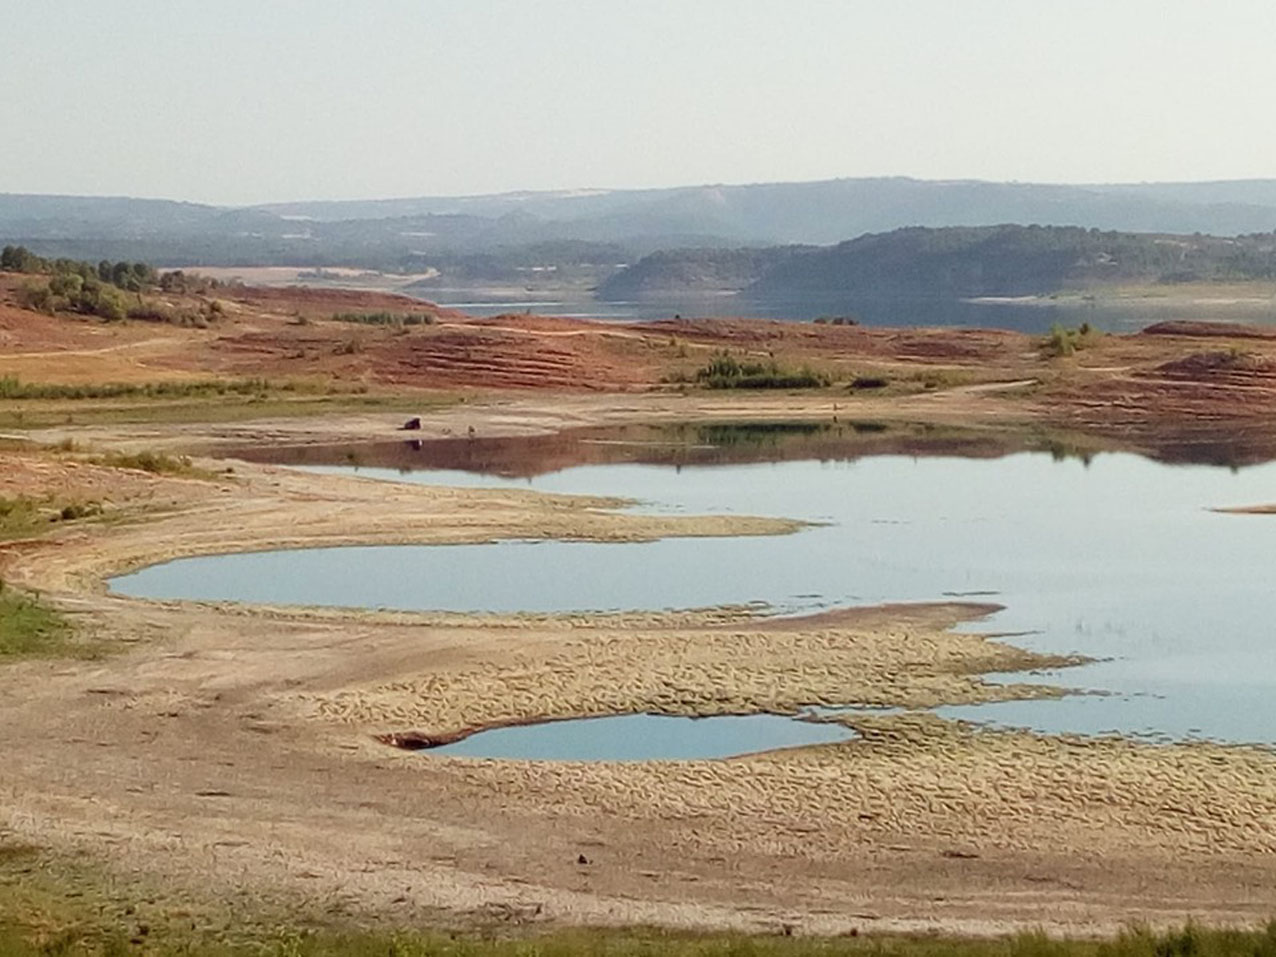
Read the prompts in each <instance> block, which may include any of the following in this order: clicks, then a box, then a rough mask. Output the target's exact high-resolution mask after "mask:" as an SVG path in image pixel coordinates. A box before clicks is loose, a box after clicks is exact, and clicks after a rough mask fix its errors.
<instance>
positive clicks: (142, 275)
mask: <svg viewBox="0 0 1276 957" xmlns="http://www.w3.org/2000/svg"><path fill="white" fill-rule="evenodd" d="M0 270H5V271H8V272H16V273H23V274H25V275H36V276H46V275H47V276H48V277H49V279H48V281H47V282H45V283H42V284H41V283H29V284H27V285H25V286H23V287H22V288H21V289H20V290H19V293H18V296H19V301H20V302H21V303H22V304H23V305H24V306H26V307H27V308H29V309H35V310H38V311H40V312H47V313H49V314H50V315H53V314H55V313H58V312H76V313H80V314H81V315H86V316H99V317H101V318H103V319H112V320H116V319H124V318H127V317H129V316H133V317H134V318H139V319H160V320H163V321H173V320H174V319H175V318H181V317H180V316H179V314H178V313H176V312H174V311H173V310H172V309H170V308H169V307H167V306H165V305H163V304H162V303H156V302H146V301H145V300H143V299H142V296H141V293H142V292H143V291H145V290H148V289H160V290H162V291H163V292H173V293H188V292H207V291H208V290H209V289H211V288H213V287H216V286H217V285H218V283H217V281H216V280H213V279H209V278H207V277H204V276H198V275H193V274H187V273H184V272H182V271H181V270H180V269H178V270H174V271H172V272H166V273H163V274H161V273H159V272H157V271H156V270H155V268H154V267H152V266H151V265H149V264H148V263H144V262H126V261H124V260H120V261H116V262H112V261H111V260H109V259H103V260H101V261H100V262H98V263H97V264H96V265H95V264H93V263H91V262H89V261H87V260H80V259H65V258H58V259H46V258H45V257H43V256H37V255H36V254H35V253H33V252H31V251H30V250H29V249H27V248H26V247H25V246H5V247H4V249H3V250H0ZM126 293H135V294H136V297H135V298H133V299H130V297H128V296H126V295H125V294H126ZM220 311H221V306H220V304H218V303H210V304H207V306H206V308H204V309H202V310H201V313H202V314H203V315H202V318H205V319H206V318H207V317H208V316H209V315H215V314H217V313H219V312H220ZM191 318H192V319H194V318H195V317H191Z"/></svg>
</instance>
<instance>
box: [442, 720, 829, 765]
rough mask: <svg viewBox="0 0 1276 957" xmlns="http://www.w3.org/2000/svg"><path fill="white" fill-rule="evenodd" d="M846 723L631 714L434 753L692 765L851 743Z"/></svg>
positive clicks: (499, 733) (537, 728)
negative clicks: (666, 762)
mask: <svg viewBox="0 0 1276 957" xmlns="http://www.w3.org/2000/svg"><path fill="white" fill-rule="evenodd" d="M854 737H855V732H854V731H852V730H851V729H850V728H847V727H845V726H843V725H840V724H830V723H827V722H815V721H803V720H801V719H799V718H790V717H785V716H783V715H775V714H751V715H724V716H720V717H710V718H681V717H672V716H667V715H651V714H626V715H615V716H611V717H605V718H576V719H572V720H567V721H545V722H542V723H539V724H527V725H518V726H515V727H508V728H493V729H491V730H490V731H480V732H478V733H477V734H472V735H470V736H469V737H468V738H463V739H462V740H460V741H456V742H454V743H452V744H445V745H442V746H441V747H437V748H430V749H429V750H428V751H426V752H424V753H426V754H447V755H452V756H455V757H470V758H504V759H507V760H536V761H690V760H703V759H706V758H730V757H737V756H739V755H744V754H756V753H758V752H761V751H775V750H778V749H780V748H796V747H804V746H806V745H812V744H832V743H835V742H839V741H849V740H851V739H852V738H854Z"/></svg>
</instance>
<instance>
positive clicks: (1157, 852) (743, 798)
mask: <svg viewBox="0 0 1276 957" xmlns="http://www.w3.org/2000/svg"><path fill="white" fill-rule="evenodd" d="M664 401H671V400H669V399H665V400H664ZM582 403H583V400H582ZM586 407H587V406H586V405H584V404H582V405H581V408H586ZM650 411H651V406H650V404H642V412H643V414H644V415H645V414H647V413H649V412H650ZM790 412H791V409H790V408H789V407H788V406H787V405H786V406H785V409H784V413H785V414H789V413H790ZM488 414H490V415H491V416H493V418H492V419H491V420H490V421H491V422H492V423H495V421H496V417H498V416H500V415H512V416H515V417H520V416H521V417H522V419H521V421H524V420H528V419H529V418H530V417H531V412H530V411H529V408H520V407H517V406H515V407H513V408H512V409H511V407H510V406H505V407H501V408H497V407H493V409H492V410H489V413H488ZM617 414H626V413H617ZM557 415H558V421H561V420H562V419H563V418H568V417H570V416H571V415H572V411H571V407H570V403H568V404H567V407H565V408H564V409H562V410H560V411H559V412H558V413H557ZM439 416H440V418H438V419H437V420H435V419H433V418H432V419H430V421H429V422H428V423H427V425H428V427H430V428H438V429H440V430H441V429H442V428H445V427H446V428H451V429H454V430H455V429H464V428H465V426H466V424H467V423H468V422H470V421H474V420H473V419H472V418H469V416H470V411H469V410H462V411H456V410H454V411H452V412H450V413H439ZM448 416H450V418H448ZM375 421H376V422H377V428H379V429H381V430H388V429H389V428H390V426H389V423H388V421H387V420H386V419H385V417H382V418H381V419H377V420H375ZM544 424H545V423H539V422H537V423H530V422H529V423H527V427H541V426H542V425H544ZM310 428H312V429H313V428H314V427H313V426H311V427H310ZM340 428H349V430H350V432H351V434H353V433H354V432H355V431H357V430H356V429H355V428H354V426H353V425H342V426H340ZM126 431H127V430H121V431H120V432H118V433H116V434H113V435H111V436H107V435H106V434H105V433H100V434H98V435H97V438H96V439H95V441H101V442H103V443H106V442H108V441H116V440H127V439H128V437H129V436H128V435H127V434H125V432H126ZM261 431H262V430H261V429H260V427H259V428H258V433H259V434H260V433H261ZM154 433H155V430H152V439H156V438H158V439H160V440H162V441H170V440H171V441H175V442H177V441H183V440H184V439H185V438H188V437H189V436H186V435H185V434H184V433H183V431H182V430H181V429H180V428H174V429H172V430H171V432H166V433H165V434H163V435H156V434H154ZM83 437H84V436H81V438H83ZM0 454H3V455H4V456H5V458H4V468H3V469H2V470H0V494H13V493H15V492H18V491H21V490H22V489H23V488H39V489H51V490H55V491H57V493H58V494H64V495H67V496H71V495H75V494H83V496H84V497H94V498H101V497H102V496H101V495H100V494H98V493H100V492H103V491H109V492H110V496H109V501H108V506H109V507H108V509H107V513H106V515H105V516H103V518H102V519H101V520H98V521H93V522H79V523H74V524H71V525H68V526H67V527H66V528H63V529H61V530H60V531H58V532H57V533H55V534H53V535H51V536H48V537H46V538H41V539H39V540H32V541H27V542H19V543H11V544H8V545H4V546H0V575H3V577H4V578H5V579H6V580H7V581H10V582H13V583H16V584H21V585H24V586H27V587H30V588H35V589H39V590H41V591H42V592H44V593H45V594H46V595H47V596H48V597H49V598H50V600H52V601H53V602H55V603H56V604H57V605H58V606H60V607H61V608H63V609H64V610H65V611H66V612H67V613H68V614H69V615H70V616H71V617H72V618H73V620H75V621H76V623H77V624H78V625H79V626H80V630H81V633H82V634H84V635H85V636H87V637H88V638H90V639H93V640H98V641H102V642H104V643H106V644H107V645H109V646H110V647H111V648H112V649H113V650H112V653H110V654H108V655H106V656H104V657H100V658H97V659H95V660H89V661H66V660H59V661H26V662H21V663H16V664H10V665H7V666H4V667H2V668H0V753H3V754H4V755H5V756H6V760H5V774H4V776H3V781H2V782H0V840H24V841H33V842H37V843H41V844H47V845H49V846H54V847H59V848H71V849H75V850H77V851H80V852H83V853H85V854H88V855H91V856H95V857H98V858H100V859H102V860H103V861H104V862H105V863H106V865H107V866H108V867H109V868H111V869H112V871H113V872H114V873H117V874H119V875H120V876H121V879H132V878H138V879H140V878H141V877H145V878H146V879H150V880H157V881H161V882H162V883H163V884H164V887H165V890H164V895H167V897H169V898H171V900H172V902H173V906H179V904H180V901H181V899H182V898H183V897H189V896H192V895H200V894H204V895H207V894H210V893H211V894H219V893H223V892H226V891H227V889H229V888H235V889H237V890H239V891H243V890H244V889H245V888H248V889H252V888H260V889H261V893H262V894H266V893H272V894H278V893H284V894H296V895H298V896H299V898H301V897H304V899H306V900H307V901H320V902H322V903H324V904H325V906H329V907H330V909H331V910H332V912H333V913H336V914H347V915H361V916H364V917H367V916H378V917H381V918H383V919H386V920H390V921H402V922H405V923H407V922H412V921H423V920H438V919H440V917H439V915H440V912H442V913H443V914H445V915H453V916H454V917H457V918H458V919H459V918H465V919H479V920H485V921H501V920H509V921H518V922H524V921H551V922H588V923H603V924H621V923H638V922H641V923H659V924H667V925H672V926H706V927H736V928H746V929H760V930H775V929H777V928H778V927H780V926H781V925H789V926H791V927H793V928H795V929H796V930H798V931H799V932H819V933H840V932H844V931H849V930H852V929H883V930H916V929H925V928H939V929H946V930H954V931H961V932H994V931H1001V930H1006V929H1010V928H1015V927H1025V926H1031V927H1036V926H1041V927H1046V928H1048V929H1052V930H1060V931H1066V932H1072V933H1090V932H1096V931H1107V930H1111V929H1113V928H1115V927H1117V926H1119V925H1120V924H1122V923H1124V922H1126V921H1129V920H1135V919H1139V920H1147V921H1151V922H1153V923H1165V922H1179V921H1182V920H1183V919H1184V918H1185V917H1189V916H1194V917H1197V918H1200V919H1204V920H1209V921H1220V922H1222V921H1252V920H1257V919H1260V918H1266V917H1269V916H1271V913H1270V912H1271V906H1272V900H1271V895H1270V888H1271V887H1273V886H1276V755H1273V754H1272V753H1271V752H1270V751H1267V750H1262V749H1250V748H1231V747H1220V746H1213V745H1207V744H1182V745H1172V746H1157V745H1150V744H1144V743H1135V742H1130V741H1125V740H1115V739H1073V738H1065V737H1044V736H1036V735H1030V734H1023V733H1014V732H996V733H994V732H979V731H975V730H972V729H970V728H966V727H962V726H957V725H953V724H951V723H946V722H940V721H938V720H936V719H934V718H932V717H929V716H927V715H925V714H918V713H916V712H908V713H904V714H902V715H895V716H878V717H872V718H869V717H863V716H858V717H855V718H852V719H850V720H851V721H852V722H853V723H854V725H855V727H856V728H857V729H858V730H859V731H860V733H861V736H860V737H859V738H858V739H856V740H854V741H851V742H848V743H845V744H840V745H829V746H821V747H815V748H808V749H801V750H790V751H782V752H773V753H769V754H761V755H753V756H749V757H745V758H738V759H733V760H726V761H695V762H663V763H662V762H656V763H649V764H609V763H599V764H582V763H529V762H504V761H478V760H467V759H459V758H442V757H437V756H431V755H429V754H428V753H425V754H420V753H409V752H406V751H403V750H400V749H396V748H393V747H389V746H387V745H385V744H382V743H379V742H378V741H377V740H376V736H377V735H384V734H392V733H398V732H408V731H417V732H423V733H447V732H454V731H457V730H463V729H466V728H471V727H478V726H483V725H487V724H491V723H501V722H508V721H524V720H530V719H536V718H547V717H563V716H568V715H585V714H601V713H612V712H627V711H639V710H644V711H645V710H651V711H659V712H666V713H680V714H715V713H741V712H745V713H747V712H753V711H763V710H766V711H771V710H774V711H781V712H786V711H792V710H794V709H795V708H797V707H798V706H799V705H803V704H810V703H825V704H852V703H872V704H884V705H895V706H902V707H910V708H911V707H923V706H929V705H933V704H937V703H942V702H970V701H979V700H988V699H989V698H991V697H994V696H1006V695H1009V696H1016V695H1024V694H1037V693H1053V692H1051V691H1050V690H1049V689H1047V690H1046V691H1045V692H1042V690H1041V689H1039V688H1036V687H1035V686H1033V687H1032V688H1027V687H1021V686H1015V685H1011V686H1009V687H1008V688H1001V687H997V688H993V687H990V686H989V685H986V684H984V683H983V682H982V681H981V680H980V677H979V676H980V675H981V674H983V673H985V672H988V671H1008V670H1016V669H1029V668H1036V667H1043V666H1056V665H1059V664H1062V663H1064V662H1060V661H1057V660H1054V659H1047V658H1041V657H1039V656H1034V655H1031V654H1029V653H1027V652H1024V651H1021V650H1019V649H1016V648H1014V647H1013V646H1012V645H1010V644H1006V643H1003V642H999V641H993V640H989V639H987V638H985V637H982V636H979V635H970V634H964V633H963V634H958V633H956V632H953V631H952V630H950V629H951V626H952V625H953V624H955V623H956V622H958V621H960V620H963V619H966V618H969V617H971V616H975V615H979V614H982V613H986V612H987V611H989V610H990V609H988V608H987V607H983V606H970V605H961V604H941V605H927V606H900V607H886V608H878V609H866V610H850V611H844V612H840V613H835V614H828V615H822V616H815V617H811V618H806V619H789V620H783V621H768V620H765V619H759V618H757V617H755V616H754V614H753V613H751V612H750V611H748V610H747V609H718V610H703V611H689V612H684V613H651V614H632V615H610V616H552V615H539V616H506V617H482V616H465V615H425V614H406V613H405V614H393V613H374V612H360V611H342V610H311V609H287V608H273V609H261V608H251V607H245V606H235V605H215V604H197V603H182V602H145V601H134V600H126V599H122V598H118V597H115V596H111V595H108V594H106V593H105V591H104V588H103V586H102V577H103V576H104V575H106V574H108V573H112V572H116V571H120V570H124V569H127V568H131V567H136V566H137V565H139V564H144V563H148V562H153V561H157V560H162V559H165V558H169V557H173V556H176V555H186V554H205V553H210V552H220V551H231V550H242V549H250V548H273V547H281V546H302V545H332V544H339V543H349V542H356V541H357V542H371V543H376V542H381V543H392V542H419V543H426V542H459V541H467V542H479V541H490V540H493V539H496V538H502V537H569V538H588V539H597V540H615V541H631V540H642V539H649V538H653V537H659V536H664V535H674V534H676V535H721V534H732V535H735V534H772V533H785V532H788V531H791V530H792V528H793V526H792V524H791V523H786V522H783V521H777V520H774V519H750V518H742V517H715V518H711V519H704V518H696V517H659V516H646V515H635V514H629V513H625V512H622V511H617V510H616V509H615V506H616V504H617V503H616V502H614V501H611V500H604V499H577V498H572V497H564V496H546V495H540V494H536V493H531V492H520V491H478V490H457V489H430V488H424V487H420V486H393V485H385V484H382V483H375V482H370V481H364V480H359V479H350V478H344V477H334V476H322V475H309V474H304V473H294V472H289V471H287V470H281V469H272V468H267V467H261V466H248V465H242V464H235V465H234V469H235V471H234V473H233V474H229V475H226V474H223V475H219V476H217V477H216V478H211V479H203V478H157V477H154V476H149V475H145V474H143V473H136V472H121V471H120V470H115V469H105V468H103V467H101V466H95V465H89V464H84V463H77V462H75V461H74V460H73V459H74V457H73V456H53V455H44V456H41V455H34V454H18V453H0ZM198 464H204V465H207V466H212V465H213V463H198ZM90 493H92V494H91V495H90ZM582 858H583V859H584V861H585V863H581V860H582Z"/></svg>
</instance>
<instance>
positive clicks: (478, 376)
mask: <svg viewBox="0 0 1276 957" xmlns="http://www.w3.org/2000/svg"><path fill="white" fill-rule="evenodd" d="M18 282H19V280H18V279H16V278H15V277H12V276H0V343H2V344H3V346H4V348H3V353H2V354H0V374H10V375H17V376H19V377H20V378H22V379H24V380H28V381H47V382H80V381H104V380H112V381H127V382H138V381H153V380H158V379H166V378H167V379H171V378H180V377H185V378H191V377H193V376H199V375H205V376H207V375H219V376H267V377H269V378H272V379H276V380H283V379H287V378H290V377H291V378H297V377H301V378H317V379H321V380H330V381H331V380H335V381H337V382H362V383H365V384H369V385H372V386H378V385H380V386H386V387H394V388H419V389H443V390H453V391H455V390H465V391H485V390H493V389H498V390H499V389H504V390H515V391H521V392H527V391H551V392H554V393H556V394H562V393H564V392H568V393H570V392H590V391H603V392H618V391H627V392H642V391H653V390H654V391H661V390H665V391H668V390H670V389H671V388H672V387H671V386H668V385H664V384H663V383H664V382H666V381H667V380H669V379H670V378H677V377H678V376H683V377H687V376H693V374H694V372H695V370H696V369H697V368H698V367H699V366H701V365H703V364H704V363H705V362H706V361H707V360H708V359H709V358H710V357H711V356H712V355H713V354H714V352H716V351H719V350H722V349H729V350H731V351H732V352H733V353H735V354H736V355H740V356H742V357H747V358H751V359H755V360H770V359H774V360H775V361H777V362H779V363H781V364H782V365H786V366H800V365H803V364H809V365H812V366H814V367H816V368H819V369H824V370H827V371H829V372H831V373H833V374H834V375H836V376H838V377H840V378H841V379H842V380H843V381H849V380H850V379H851V378H853V377H854V376H856V375H860V376H871V377H884V378H886V379H888V380H889V382H890V385H889V389H888V391H889V393H890V394H891V395H894V396H897V395H899V394H900V393H911V392H927V393H934V394H935V395H936V396H939V395H946V394H948V393H953V392H960V391H961V390H964V389H969V388H970V387H972V386H979V385H980V384H981V383H988V384H996V383H1016V384H1019V387H1018V388H1016V389H1010V390H1003V391H1002V392H999V393H997V398H996V401H995V402H993V403H986V408H985V412H988V411H989V410H990V409H993V408H995V409H996V410H997V414H998V415H1000V416H1002V417H1005V418H1013V417H1016V416H1017V417H1019V418H1034V419H1040V420H1046V421H1049V422H1052V423H1055V424H1059V425H1066V426H1070V427H1080V428H1086V429H1098V430H1102V431H1104V432H1106V433H1110V434H1123V433H1128V432H1138V431H1139V430H1144V431H1147V430H1149V429H1151V430H1155V429H1159V428H1165V427H1167V426H1170V425H1174V426H1181V425H1182V424H1183V423H1185V422H1194V423H1200V422H1202V421H1212V422H1228V423H1236V422H1240V421H1243V420H1248V421H1250V422H1253V421H1255V420H1257V419H1265V418H1267V417H1269V416H1270V415H1271V414H1272V413H1273V412H1276V379H1274V378H1273V376H1271V375H1270V374H1269V372H1270V369H1271V368H1272V366H1273V363H1276V336H1273V334H1271V333H1270V332H1269V331H1267V330H1264V329H1260V328H1254V327H1246V326H1241V325H1238V324H1234V323H1201V322H1186V321H1171V322H1164V323H1160V324H1158V325H1156V326H1153V327H1151V328H1149V329H1148V330H1146V331H1145V332H1143V333H1140V334H1137V335H1121V336H1118V335H1106V336H1101V337H1099V338H1098V339H1097V340H1096V341H1095V342H1094V343H1093V344H1092V345H1091V346H1090V347H1089V348H1086V349H1084V350H1083V351H1080V352H1077V353H1076V354H1074V355H1073V356H1070V357H1067V358H1062V359H1060V358H1050V357H1048V356H1047V355H1045V354H1044V353H1043V351H1042V348H1041V343H1040V342H1039V341H1038V340H1036V339H1034V338H1033V337H1030V336H1026V335H1022V334H1018V333H1013V332H1006V331H998V330H965V329H956V330H954V329H881V328H867V327H859V326H833V325H818V324H815V323H792V322H773V321H764V320H747V319H720V320H694V321H682V320H664V321H659V322H651V323H610V322H591V321H586V320H571V319H555V318H546V317H537V316H522V315H508V316H498V317H495V318H492V319H469V318H466V317H464V316H463V315H461V314H459V313H455V312H448V311H445V310H440V309H438V308H437V307H433V306H430V305H429V304H424V303H421V302H419V301H417V300H412V299H408V298H406V297H403V296H397V295H393V294H388V293H375V292H356V291H351V290H329V289H307V288H300V287H289V288H282V289H281V288H257V287H228V288H227V289H226V290H224V291H221V292H220V294H219V298H221V299H222V301H223V302H224V303H225V305H226V310H227V315H226V317H225V318H223V319H221V320H218V321H216V322H214V323H213V324H212V325H211V326H210V328H209V329H206V330H200V329H182V328H175V327H171V326H164V325H160V324H154V323H142V322H126V323H115V324H106V323H102V322H99V321H96V320H85V319H75V318H69V317H56V318H52V317H48V316H43V315H38V314H33V313H30V312H26V311H24V310H21V309H18V308H16V305H15V298H14V289H15V288H16V286H17V284H18ZM374 311H390V312H409V311H412V312H428V313H430V314H432V315H434V316H436V318H437V321H436V322H435V323H434V324H432V325H428V326H412V327H408V328H407V329H400V330H396V329H391V328H385V327H371V326H363V325H356V324H350V323H343V322H335V321H330V317H331V316H332V315H334V314H336V313H340V312H374ZM1233 354H1243V355H1244V356H1245V357H1246V359H1245V362H1243V363H1239V364H1238V363H1236V362H1235V361H1234V360H1233V362H1232V365H1231V366H1230V367H1229V368H1227V369H1226V370H1222V369H1221V368H1220V366H1219V364H1218V363H1217V362H1215V361H1214V360H1209V361H1205V360H1203V359H1202V358H1201V357H1202V356H1212V355H1218V356H1225V355H1233ZM1223 371H1226V375H1222V374H1220V373H1221V372H1223ZM833 391H834V392H837V391H839V390H837V389H834V390H833ZM842 391H844V388H843V390H842ZM861 397H862V396H861V393H859V392H856V393H855V395H854V396H848V397H847V402H848V403H849V402H851V401H859V400H860V398H861Z"/></svg>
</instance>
